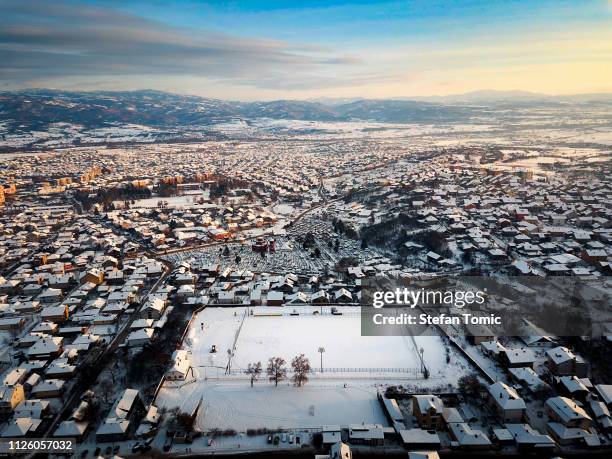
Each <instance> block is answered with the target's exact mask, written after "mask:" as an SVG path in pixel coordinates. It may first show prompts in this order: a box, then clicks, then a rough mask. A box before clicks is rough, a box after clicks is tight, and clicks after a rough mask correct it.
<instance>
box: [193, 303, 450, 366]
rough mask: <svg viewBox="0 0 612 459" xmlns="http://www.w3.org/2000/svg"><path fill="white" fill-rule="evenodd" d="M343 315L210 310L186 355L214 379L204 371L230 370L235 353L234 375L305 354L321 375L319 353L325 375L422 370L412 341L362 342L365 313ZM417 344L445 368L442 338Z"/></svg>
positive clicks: (301, 309)
mask: <svg viewBox="0 0 612 459" xmlns="http://www.w3.org/2000/svg"><path fill="white" fill-rule="evenodd" d="M321 311H322V312H323V314H321ZM340 311H341V312H342V315H332V314H331V313H330V308H329V307H325V308H319V307H316V306H295V307H291V306H286V307H269V306H259V307H252V308H248V310H247V309H246V308H231V309H229V308H207V309H205V310H204V311H202V312H200V314H198V316H197V317H196V318H195V320H194V326H193V327H192V329H191V330H190V332H189V335H188V338H187V340H186V344H187V346H186V349H188V350H189V351H190V352H191V354H192V357H191V359H192V364H193V366H194V367H196V368H197V369H198V373H199V374H200V375H201V376H205V375H206V376H208V377H211V374H210V373H207V374H205V373H204V371H202V370H203V369H204V367H208V366H216V367H225V366H226V365H227V362H228V356H229V355H228V354H229V353H228V352H227V351H228V350H229V349H231V350H232V353H233V356H232V359H231V368H232V370H235V371H238V370H240V371H241V372H242V371H243V370H244V369H245V368H246V367H247V366H248V364H249V363H254V362H258V361H260V362H262V364H263V365H264V366H265V364H266V362H267V361H268V359H269V358H270V357H283V358H284V359H285V360H286V361H287V362H288V363H289V362H290V361H291V359H292V358H293V357H295V356H296V355H299V354H305V355H306V357H307V358H308V359H309V360H310V362H311V366H312V367H313V369H316V370H319V367H320V354H319V353H318V348H319V347H324V348H325V353H324V354H323V367H324V369H335V373H338V372H342V371H341V370H340V369H346V370H347V371H345V372H354V371H355V370H357V369H364V371H363V372H377V371H374V369H380V370H381V371H382V372H385V371H387V370H389V371H390V370H393V369H417V370H418V369H419V368H420V362H419V357H418V355H417V352H416V349H415V347H414V343H413V341H412V339H411V338H410V337H408V336H361V316H360V308H359V307H343V308H340ZM292 313H294V314H295V313H297V314H299V315H291V314H292ZM416 339H417V340H418V347H419V348H420V347H423V348H425V349H427V360H428V363H429V360H430V359H431V366H432V370H434V369H437V368H440V366H441V365H443V364H444V363H445V361H442V360H443V357H444V353H443V349H442V346H441V344H440V342H439V338H438V337H436V336H429V337H418V338H416ZM212 345H215V346H216V347H217V350H218V352H217V353H216V354H211V353H210V349H211V347H212ZM370 369H372V370H371V371H370Z"/></svg>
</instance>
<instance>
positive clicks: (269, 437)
mask: <svg viewBox="0 0 612 459" xmlns="http://www.w3.org/2000/svg"><path fill="white" fill-rule="evenodd" d="M271 443H272V435H268V444H271Z"/></svg>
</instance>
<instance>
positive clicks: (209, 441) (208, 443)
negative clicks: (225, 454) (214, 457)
mask: <svg viewBox="0 0 612 459" xmlns="http://www.w3.org/2000/svg"><path fill="white" fill-rule="evenodd" d="M206 444H207V445H208V446H212V444H213V439H212V438H209V439H208V442H206Z"/></svg>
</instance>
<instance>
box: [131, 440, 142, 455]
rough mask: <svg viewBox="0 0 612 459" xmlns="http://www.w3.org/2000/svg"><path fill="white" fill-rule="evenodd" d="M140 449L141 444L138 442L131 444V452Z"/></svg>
mask: <svg viewBox="0 0 612 459" xmlns="http://www.w3.org/2000/svg"><path fill="white" fill-rule="evenodd" d="M141 449H142V445H141V444H140V443H139V442H136V444H135V445H134V446H132V452H133V453H137V452H138V451H140V450H141Z"/></svg>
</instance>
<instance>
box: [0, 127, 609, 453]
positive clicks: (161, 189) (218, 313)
mask: <svg viewBox="0 0 612 459" xmlns="http://www.w3.org/2000/svg"><path fill="white" fill-rule="evenodd" d="M357 124H358V123H357ZM220 128H221V127H220ZM225 128H227V126H226V127H225ZM243 128H244V127H240V126H237V127H235V130H238V131H240V130H241V129H243ZM335 128H336V129H338V133H340V132H344V133H345V135H340V134H338V135H333V134H330V132H329V131H330V130H331V129H334V126H333V123H332V124H331V125H328V126H326V130H325V131H324V132H323V133H320V134H317V133H313V126H312V125H308V126H307V129H308V131H303V130H302V129H304V126H302V125H300V124H299V123H295V125H294V126H293V127H292V129H294V131H293V133H292V135H291V137H290V138H287V137H286V136H285V135H280V134H272V133H268V138H266V140H265V141H260V140H257V139H248V138H247V139H243V140H240V141H236V140H232V141H226V140H214V141H213V140H211V141H207V142H201V143H198V142H196V143H193V142H190V143H153V144H149V143H147V144H134V145H129V146H117V145H112V144H108V145H104V146H80V147H69V148H57V149H47V150H45V151H38V152H33V153H32V152H30V153H24V154H19V153H15V154H10V155H6V156H4V157H0V161H1V162H0V166H1V167H0V184H1V187H0V190H2V193H0V196H1V197H2V201H1V202H2V208H1V211H0V212H1V213H0V254H1V263H0V269H1V272H0V274H1V276H0V339H1V340H2V354H1V357H0V364H1V367H0V371H1V375H0V380H1V381H2V387H1V388H0V406H1V411H0V412H1V414H2V425H1V426H0V438H10V439H19V438H21V439H29V438H44V439H71V440H73V441H74V442H75V447H74V450H73V454H75V455H76V456H78V457H81V458H87V457H89V458H97V457H99V456H103V457H112V456H120V457H148V456H152V455H153V454H161V453H167V454H173V455H176V456H178V455H180V456H185V457H187V456H190V455H193V456H202V455H212V454H236V453H253V454H256V453H261V454H264V455H265V454H272V453H279V452H285V453H287V454H289V453H290V454H292V455H295V456H296V457H320V458H323V457H325V458H328V457H331V458H334V457H350V456H347V455H351V454H352V455H354V456H355V457H378V456H377V455H380V456H382V455H385V457H387V456H388V457H414V458H416V457H428V458H435V457H439V455H441V456H444V457H450V456H452V455H453V454H456V455H459V456H461V455H466V454H467V455H471V454H476V453H478V454H487V453H490V454H496V455H509V456H514V457H517V456H519V455H526V454H532V453H533V454H535V453H537V454H540V455H548V456H551V457H552V456H558V455H566V454H567V455H572V454H574V455H576V454H584V453H586V452H587V451H588V452H589V453H590V454H597V453H600V454H603V455H606V454H608V453H609V451H610V447H611V446H612V416H611V415H610V409H612V367H611V366H610V362H609V359H608V356H609V355H610V340H611V338H612V319H611V318H610V317H608V315H609V313H610V310H609V305H610V293H611V292H612V290H611V288H610V282H609V276H610V273H611V266H612V265H611V259H612V255H611V254H612V229H611V221H612V215H611V212H612V207H611V205H610V204H611V202H610V196H611V195H612V193H611V191H612V185H611V184H610V181H609V177H610V164H611V163H610V153H611V152H610V140H609V138H608V140H607V141H601V143H597V142H595V141H594V140H588V141H587V140H586V139H585V140H584V141H583V142H582V143H581V144H580V145H578V141H577V140H576V139H575V138H573V137H572V140H571V141H567V140H565V139H566V137H567V136H566V135H564V134H562V133H557V136H556V137H554V138H551V136H550V135H551V132H552V130H551V131H546V129H544V128H542V130H540V131H539V134H538V135H536V134H534V132H533V131H532V130H531V129H529V130H521V129H517V130H513V131H511V132H509V131H507V130H505V128H504V129H502V128H501V127H495V126H488V127H487V129H480V130H476V129H466V128H465V127H463V128H461V127H458V126H451V127H450V128H448V129H443V128H439V127H436V128H435V129H434V126H421V127H418V126H412V127H411V128H410V130H409V131H408V130H404V131H401V132H403V134H402V135H401V136H397V132H398V129H399V127H398V126H386V127H385V128H386V129H389V131H385V130H382V131H376V133H375V135H370V134H369V133H368V131H364V130H363V126H358V125H355V126H353V130H349V129H348V124H340V125H338V126H336V127H335ZM249 129H256V126H255V127H254V126H251V127H249ZM232 132H233V133H234V134H235V132H236V131H232ZM244 135H245V136H247V137H248V136H249V135H251V134H250V131H248V132H247V133H245V134H244ZM458 275H469V276H484V277H495V276H502V275H503V276H512V278H513V279H519V280H517V281H516V282H517V283H520V279H521V278H538V279H547V278H550V279H565V280H567V281H569V280H572V279H580V281H581V282H583V283H584V284H586V285H588V286H589V288H591V289H592V292H594V293H593V297H596V298H597V299H598V300H597V301H598V302H597V304H598V305H599V309H598V310H596V311H595V312H593V314H595V313H598V314H599V315H597V316H592V317H591V318H590V320H591V322H592V323H591V325H592V329H593V333H592V334H591V335H590V336H573V337H570V336H557V335H555V334H554V333H552V332H551V331H549V330H546V327H545V326H544V327H543V326H541V325H538V326H536V325H534V324H533V323H532V322H530V320H527V318H524V319H523V321H522V322H521V326H522V330H524V333H518V334H517V335H513V336H505V335H504V334H503V332H499V331H496V330H495V329H494V328H491V329H488V328H487V327H470V326H468V325H466V326H443V325H430V326H428V327H427V333H424V334H422V335H418V334H414V335H413V336H410V334H408V335H406V336H368V335H366V334H364V333H363V330H362V316H361V313H360V310H361V307H362V306H363V305H364V301H367V295H366V294H365V292H366V291H367V289H368V288H369V287H368V286H369V285H372V282H383V281H390V282H399V281H401V282H408V283H410V282H413V281H414V282H420V281H423V280H424V279H425V280H431V279H446V278H452V277H454V276H458ZM564 282H565V283H567V282H566V281H564ZM564 282H562V283H561V284H563V283H564ZM559 289H561V290H562V289H563V287H562V286H561V287H559ZM504 304H509V303H504ZM452 307H453V305H451V306H450V308H449V309H452ZM533 307H535V306H533ZM519 321H520V320H519ZM58 454H60V453H58ZM260 457H267V456H260ZM462 457H466V456H462Z"/></svg>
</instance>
